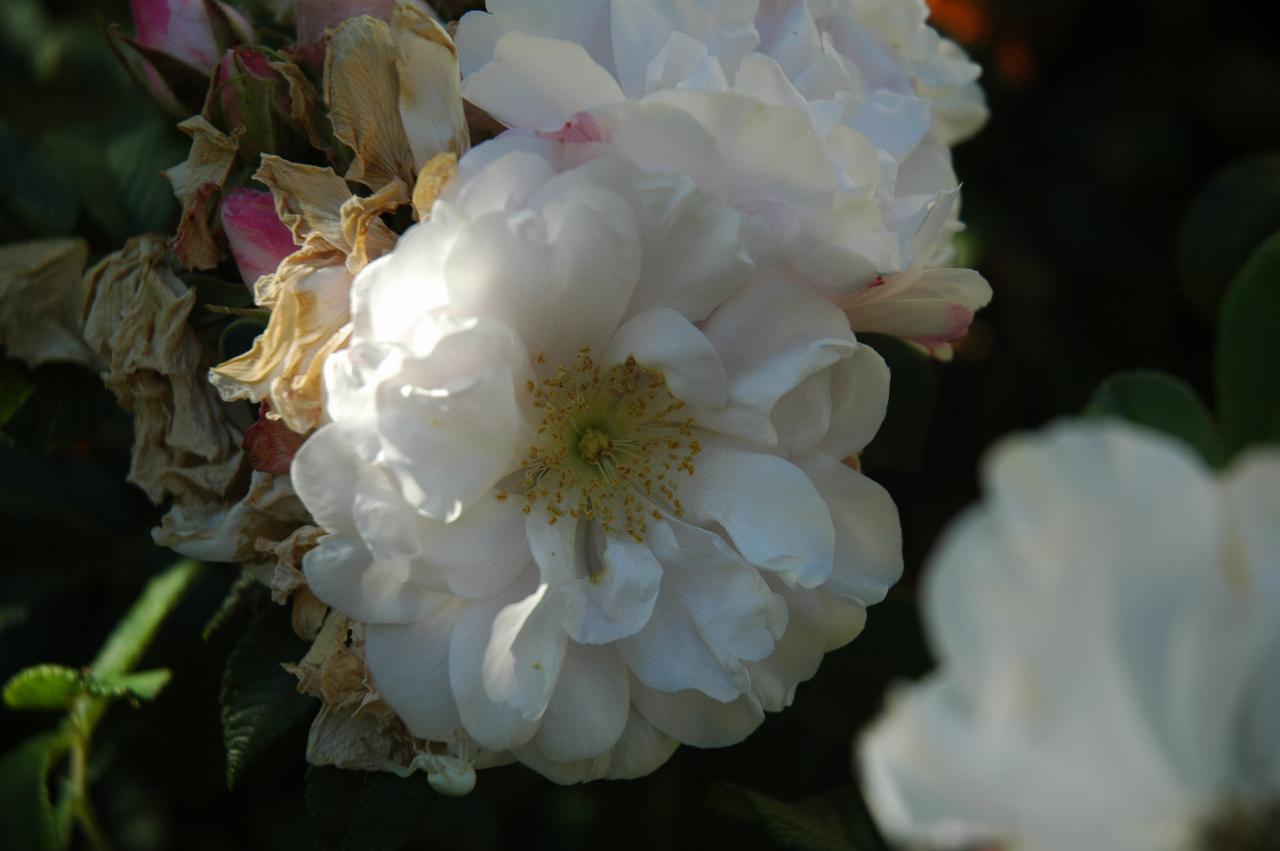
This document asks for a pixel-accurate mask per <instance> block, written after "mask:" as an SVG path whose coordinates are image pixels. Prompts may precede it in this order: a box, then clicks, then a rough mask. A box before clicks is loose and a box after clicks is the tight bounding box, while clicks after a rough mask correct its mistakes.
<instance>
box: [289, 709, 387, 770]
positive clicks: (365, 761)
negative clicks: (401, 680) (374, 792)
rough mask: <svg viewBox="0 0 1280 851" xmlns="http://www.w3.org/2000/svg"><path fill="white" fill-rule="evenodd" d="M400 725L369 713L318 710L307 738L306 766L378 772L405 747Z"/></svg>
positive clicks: (344, 710) (346, 710) (345, 710)
mask: <svg viewBox="0 0 1280 851" xmlns="http://www.w3.org/2000/svg"><path fill="white" fill-rule="evenodd" d="M402 726H403V725H397V724H395V723H390V719H388V718H385V717H383V716H381V715H379V714H375V713H372V712H361V713H359V714H355V713H353V712H352V711H351V710H349V709H336V708H334V707H331V706H324V707H321V709H320V713H319V714H318V715H316V718H315V720H314V721H313V722H311V732H310V733H309V734H308V736H307V762H308V763H310V764H311V765H316V766H325V765H333V766H337V767H338V768H345V769H348V770H351V771H381V770H384V769H385V768H386V763H387V761H388V760H389V759H390V758H391V755H392V754H393V753H396V752H397V751H399V750H401V749H404V748H405V747H407V746H408V744H407V742H408V738H409V737H408V732H407V731H404V730H403V729H400V728H401V727H402Z"/></svg>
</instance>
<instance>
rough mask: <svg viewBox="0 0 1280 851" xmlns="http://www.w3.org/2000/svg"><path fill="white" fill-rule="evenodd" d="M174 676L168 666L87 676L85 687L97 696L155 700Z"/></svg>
mask: <svg viewBox="0 0 1280 851" xmlns="http://www.w3.org/2000/svg"><path fill="white" fill-rule="evenodd" d="M172 678H173V673H172V672H171V671H170V670H169V669H168V668H156V669H154V670H150V671H138V672H136V673H132V674H125V675H124V676H120V677H87V678H86V679H85V689H86V690H87V691H88V692H89V694H92V695H95V696H97V697H108V698H111V697H132V698H136V699H138V700H155V699H156V697H157V696H158V695H159V694H160V692H161V691H163V690H164V687H165V686H166V685H168V684H169V680H170V679H172Z"/></svg>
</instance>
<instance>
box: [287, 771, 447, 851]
mask: <svg viewBox="0 0 1280 851" xmlns="http://www.w3.org/2000/svg"><path fill="white" fill-rule="evenodd" d="M432 796H433V793H432V791H431V786H430V784H429V783H428V782H427V778H426V777H425V776H423V775H413V776H411V777H397V776H395V775H394V774H388V773H386V772H382V771H345V770H343V769H340V768H332V767H326V768H309V769H307V815H308V816H309V817H310V819H311V826H312V830H313V832H314V834H315V836H316V840H317V842H318V843H319V846H320V847H321V848H322V849H324V851H396V849H400V848H404V847H405V846H407V845H409V844H410V843H412V842H414V841H415V840H417V839H419V838H420V837H421V836H422V834H423V833H424V832H425V828H426V826H427V824H426V821H427V813H428V808H429V807H430V804H431V801H432Z"/></svg>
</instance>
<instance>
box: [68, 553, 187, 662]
mask: <svg viewBox="0 0 1280 851" xmlns="http://www.w3.org/2000/svg"><path fill="white" fill-rule="evenodd" d="M200 570H201V566H200V563H199V562H195V561H190V560H186V561H180V562H178V563H177V564H175V565H173V566H172V567H169V568H168V569H166V570H165V571H164V572H163V573H160V574H158V575H156V576H154V577H152V578H151V581H150V582H148V583H147V585H146V587H145V588H143V589H142V595H141V596H140V597H138V599H137V601H136V602H134V604H133V606H132V607H131V608H130V609H129V611H128V612H127V613H126V614H125V616H124V619H123V620H121V621H120V623H119V624H117V625H116V628H115V629H114V630H113V631H112V633H111V635H110V637H108V638H107V641H106V643H105V644H104V645H103V646H102V649H101V650H100V651H99V652H98V657H97V658H96V659H94V660H93V665H92V666H91V667H90V670H91V672H92V674H93V676H94V677H96V678H98V679H99V680H104V681H107V680H112V679H116V678H120V677H122V676H124V675H125V674H126V673H127V672H128V671H129V669H130V668H132V667H133V666H134V665H136V664H138V660H139V659H141V658H142V654H143V653H144V652H145V651H146V649H147V646H148V645H150V644H151V639H152V638H154V637H155V634H156V631H157V630H158V629H160V624H161V623H163V622H164V619H165V618H166V617H168V616H169V613H170V612H172V611H173V609H174V607H175V606H177V605H178V601H179V600H181V599H182V595H183V594H184V593H185V592H186V590H187V589H188V588H189V587H191V584H192V583H193V582H195V581H196V578H197V577H198V576H199V575H200Z"/></svg>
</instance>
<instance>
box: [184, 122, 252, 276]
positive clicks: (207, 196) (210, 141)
mask: <svg viewBox="0 0 1280 851" xmlns="http://www.w3.org/2000/svg"><path fill="white" fill-rule="evenodd" d="M178 129H179V130H181V131H183V132H184V133H186V134H187V135H188V136H190V137H191V152H190V153H189V154H188V155H187V159H186V160H185V161H184V162H182V163H179V164H178V165H176V166H174V167H173V168H170V169H167V170H166V171H165V172H164V176H165V177H167V178H168V179H169V182H170V183H171V184H172V185H173V194H174V195H176V196H177V198H178V203H179V204H181V205H182V219H181V221H180V222H179V224H178V232H177V235H175V236H174V238H173V242H172V244H171V246H170V247H171V248H172V249H173V253H174V256H176V257H177V258H178V262H180V263H181V264H182V265H183V266H186V267H187V268H189V269H212V268H213V267H214V266H217V265H218V261H219V260H220V259H221V257H222V248H221V246H219V245H218V242H217V240H216V239H214V236H213V231H212V230H211V229H210V222H211V221H212V218H213V214H214V213H215V212H216V208H217V196H218V193H219V192H220V191H221V190H222V185H223V184H224V183H226V181H227V177H228V175H230V174H231V166H232V165H233V164H234V163H235V160H236V151H237V149H238V148H239V141H238V139H239V136H240V134H241V133H242V132H243V130H242V129H241V128H237V129H236V131H234V132H233V133H232V134H231V135H230V136H228V135H227V134H226V133H223V132H222V131H221V130H219V129H218V128H216V127H214V126H213V125H212V124H210V123H209V122H208V121H206V120H205V119H204V118H203V117H201V116H199V115H193V116H192V117H190V118H188V119H187V120H186V121H183V122H182V123H180V124H179V125H178Z"/></svg>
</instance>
